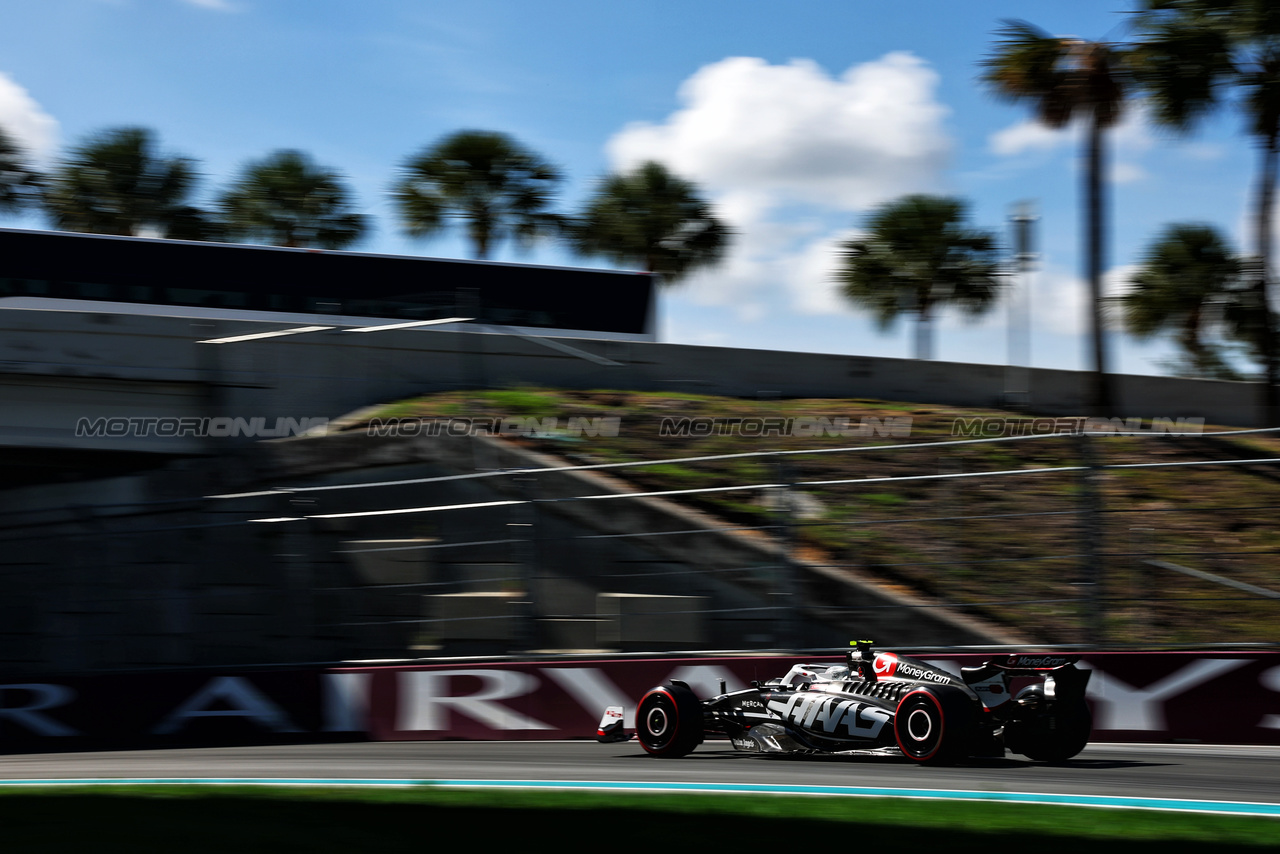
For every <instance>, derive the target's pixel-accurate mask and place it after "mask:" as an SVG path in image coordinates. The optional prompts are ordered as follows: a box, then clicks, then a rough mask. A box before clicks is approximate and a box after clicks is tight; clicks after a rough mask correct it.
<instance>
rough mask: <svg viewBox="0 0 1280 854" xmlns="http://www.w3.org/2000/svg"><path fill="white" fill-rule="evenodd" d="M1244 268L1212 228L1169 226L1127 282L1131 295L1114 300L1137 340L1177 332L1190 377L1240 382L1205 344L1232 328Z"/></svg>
mask: <svg viewBox="0 0 1280 854" xmlns="http://www.w3.org/2000/svg"><path fill="white" fill-rule="evenodd" d="M1243 270H1244V265H1243V264H1242V262H1241V260H1240V259H1239V258H1237V257H1236V256H1235V255H1234V254H1233V253H1232V251H1231V247H1230V246H1228V245H1227V242H1226V240H1225V239H1224V238H1223V237H1222V235H1221V234H1219V233H1218V231H1217V230H1216V229H1214V228H1213V227H1212V226H1209V225H1199V224H1195V223H1178V224H1174V225H1170V226H1168V227H1167V228H1166V229H1165V230H1164V232H1163V233H1162V234H1161V235H1160V237H1159V239H1157V240H1156V241H1155V243H1153V244H1152V245H1151V246H1150V248H1148V250H1147V252H1146V255H1145V257H1144V259H1143V262H1142V266H1141V268H1140V269H1139V270H1138V272H1137V273H1135V274H1134V275H1133V277H1132V278H1131V279H1130V280H1129V283H1130V285H1131V286H1132V289H1131V290H1130V291H1129V292H1128V293H1126V294H1124V295H1122V296H1120V297H1118V298H1116V302H1117V303H1118V304H1119V306H1120V308H1121V310H1122V312H1123V314H1124V321H1125V326H1126V327H1127V328H1128V330H1129V331H1130V332H1131V333H1133V334H1134V335H1136V336H1137V337H1139V338H1150V337H1152V336H1154V335H1157V334H1160V333H1162V332H1173V333H1174V334H1175V335H1176V336H1177V340H1178V344H1179V346H1180V347H1181V348H1182V350H1183V352H1184V354H1185V355H1186V359H1187V364H1186V368H1187V369H1188V370H1187V371H1186V373H1189V374H1190V375H1192V376H1200V377H1210V378H1213V379H1234V380H1238V379H1240V376H1239V374H1238V373H1237V372H1236V371H1235V370H1233V369H1232V368H1231V366H1230V365H1229V364H1228V363H1227V362H1226V361H1225V360H1224V359H1223V358H1222V356H1221V354H1220V353H1219V351H1218V348H1216V347H1214V346H1213V345H1212V344H1211V343H1209V342H1208V341H1206V340H1205V334H1206V332H1208V331H1211V330H1212V329H1214V328H1215V327H1218V328H1225V327H1226V325H1227V324H1229V323H1230V320H1231V314H1232V309H1233V307H1235V306H1237V305H1238V304H1239V302H1240V297H1241V295H1242V294H1241V290H1240V279H1241V273H1242V272H1243Z"/></svg>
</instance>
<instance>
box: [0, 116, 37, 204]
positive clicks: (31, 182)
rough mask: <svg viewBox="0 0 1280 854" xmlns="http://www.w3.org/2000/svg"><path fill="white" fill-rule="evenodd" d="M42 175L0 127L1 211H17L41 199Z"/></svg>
mask: <svg viewBox="0 0 1280 854" xmlns="http://www.w3.org/2000/svg"><path fill="white" fill-rule="evenodd" d="M40 183H41V181H40V175H39V173H37V172H36V171H35V169H33V168H32V167H31V166H30V165H28V164H27V162H26V157H25V155H24V152H23V151H22V150H21V149H20V148H19V147H18V145H17V143H16V142H14V141H13V139H12V138H11V137H10V136H9V134H7V133H5V130H4V128H0V213H17V212H18V211H21V210H23V209H24V208H26V207H27V206H28V205H32V204H34V203H35V202H36V201H37V200H38V199H39V194H40Z"/></svg>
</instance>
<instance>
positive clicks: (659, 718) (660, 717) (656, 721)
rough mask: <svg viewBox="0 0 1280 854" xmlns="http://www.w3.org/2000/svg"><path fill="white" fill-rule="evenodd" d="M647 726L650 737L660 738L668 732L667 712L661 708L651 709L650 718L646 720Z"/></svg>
mask: <svg viewBox="0 0 1280 854" xmlns="http://www.w3.org/2000/svg"><path fill="white" fill-rule="evenodd" d="M645 726H646V727H647V728H648V730H649V734H650V735H652V736H654V737H657V738H660V737H661V736H662V735H664V734H665V733H666V731H667V713H666V711H665V710H664V709H662V707H660V706H655V707H654V708H652V709H650V710H649V714H648V716H647V717H646V718H645Z"/></svg>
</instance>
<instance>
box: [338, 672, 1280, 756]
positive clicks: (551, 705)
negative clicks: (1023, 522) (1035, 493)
mask: <svg viewBox="0 0 1280 854" xmlns="http://www.w3.org/2000/svg"><path fill="white" fill-rule="evenodd" d="M923 657H924V658H926V659H927V660H929V661H933V662H937V663H944V662H952V663H953V666H958V665H959V664H961V663H964V664H974V663H977V662H979V661H981V660H982V656H973V655H937V656H923ZM810 660H812V659H810ZM798 661H801V659H798V658H791V657H785V658H783V657H778V658H764V657H723V658H689V659H626V660H610V659H600V660H598V661H574V662H554V663H540V664H531V663H525V664H483V665H476V664H468V665H465V666H458V665H439V666H431V667H412V668H380V669H365V670H351V671H346V673H348V674H349V675H348V677H347V678H349V679H351V680H359V681H360V683H361V685H360V690H361V691H367V692H368V694H367V696H368V697H369V698H370V703H369V706H368V712H369V717H368V721H369V726H368V729H369V733H370V735H371V737H372V738H375V739H378V740H406V739H436V738H486V739H492V738H521V739H537V738H571V737H586V736H591V735H593V734H594V732H595V728H596V725H597V723H598V722H599V720H600V716H601V714H602V713H603V711H604V708H605V706H609V705H622V706H625V707H626V709H627V711H628V712H629V713H632V714H634V711H635V703H636V701H637V700H638V699H639V697H640V696H641V695H642V694H643V693H644V692H645V691H646V690H647V689H649V688H651V687H652V686H654V685H657V684H661V683H662V682H665V681H666V680H667V679H672V678H674V679H681V680H683V681H685V682H688V683H689V684H690V685H692V686H693V687H694V689H695V691H696V692H697V693H698V694H699V696H709V695H711V694H714V693H718V691H719V682H720V680H722V679H723V680H724V681H725V683H726V687H728V688H729V689H730V690H733V689H734V688H743V687H747V686H748V685H749V684H750V682H751V681H752V680H763V679H769V678H772V677H774V676H781V675H783V674H784V673H786V671H787V670H788V668H789V667H790V666H791V664H793V663H796V662H798ZM829 661H831V662H832V663H835V662H837V661H839V659H838V658H834V657H833V658H831V659H829ZM1083 666H1086V667H1089V668H1090V669H1091V670H1092V671H1093V675H1092V677H1091V679H1090V684H1089V699H1090V701H1091V704H1092V706H1093V709H1094V718H1095V728H1094V739H1093V740H1095V741H1149V742H1168V741H1176V740H1187V741H1201V742H1207V743H1224V744H1280V654H1267V653H1263V654H1256V653H1242V654H1238V655H1233V654H1227V653H1195V654H1188V653H1100V654H1094V655H1090V656H1088V657H1086V658H1085V660H1084V662H1083ZM353 684H354V683H353ZM627 725H628V727H630V726H632V725H633V721H630V720H628V723H627Z"/></svg>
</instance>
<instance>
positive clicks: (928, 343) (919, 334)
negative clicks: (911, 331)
mask: <svg viewBox="0 0 1280 854" xmlns="http://www.w3.org/2000/svg"><path fill="white" fill-rule="evenodd" d="M916 358H917V359H923V360H925V361H928V360H931V359H932V358H933V308H932V307H931V306H929V305H928V304H926V305H923V306H921V308H920V311H919V312H917V313H916Z"/></svg>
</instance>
